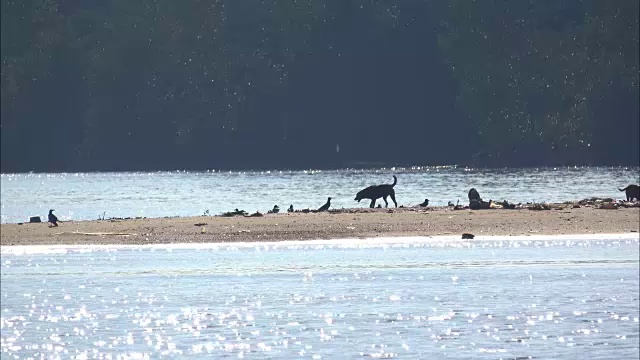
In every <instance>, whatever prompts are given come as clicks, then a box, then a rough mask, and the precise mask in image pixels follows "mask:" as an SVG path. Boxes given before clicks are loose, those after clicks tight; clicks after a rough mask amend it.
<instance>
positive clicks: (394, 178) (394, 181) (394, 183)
mask: <svg viewBox="0 0 640 360" xmlns="http://www.w3.org/2000/svg"><path fill="white" fill-rule="evenodd" d="M397 183H398V178H397V177H396V176H395V175H393V184H391V187H394V186H396V184H397Z"/></svg>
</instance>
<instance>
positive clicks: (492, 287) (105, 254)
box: [0, 235, 639, 359]
mask: <svg viewBox="0 0 640 360" xmlns="http://www.w3.org/2000/svg"><path fill="white" fill-rule="evenodd" d="M638 246H639V243H638V237H637V235H635V236H634V235H625V236H582V237H576V236H573V237H570V236H559V237H518V238H506V237H503V238H491V239H489V238H487V239H481V240H473V241H461V240H454V239H446V240H445V239H424V238H415V239H375V240H373V239H369V240H351V241H347V240H331V241H309V242H297V243H296V242H282V243H263V244H256V243H252V244H207V245H188V244H185V245H162V246H130V247H109V246H95V247H91V246H84V247H56V246H49V247H3V249H2V251H3V255H2V263H1V268H0V270H1V272H0V273H1V281H0V286H1V290H2V291H1V294H2V295H1V297H2V298H1V300H2V301H1V307H2V312H1V318H0V333H1V335H0V336H1V342H0V348H1V349H0V350H1V355H2V358H3V359H4V358H7V359H9V358H80V359H87V358H98V359H101V358H114V359H115V358H160V357H167V358H184V357H187V356H188V357H190V358H212V357H214V358H218V357H233V358H243V357H244V358H251V359H269V358H307V359H322V358H330V359H358V358H389V357H398V358H401V359H445V358H451V359H471V358H473V359H500V358H502V359H514V358H517V359H528V358H534V359H583V358H584V359H586V358H588V359H634V358H636V359H637V358H638V355H639V352H638V341H639V323H638V316H639V314H638V307H639V300H638V297H639V295H638V291H639V279H638V270H639V268H638V266H639V260H638V257H639V252H638Z"/></svg>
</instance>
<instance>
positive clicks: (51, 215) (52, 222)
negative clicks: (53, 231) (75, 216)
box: [49, 209, 58, 226]
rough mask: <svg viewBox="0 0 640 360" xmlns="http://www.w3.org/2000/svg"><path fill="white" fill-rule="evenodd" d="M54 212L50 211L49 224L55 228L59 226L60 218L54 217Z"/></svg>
mask: <svg viewBox="0 0 640 360" xmlns="http://www.w3.org/2000/svg"><path fill="white" fill-rule="evenodd" d="M54 211H55V210H53V209H51V210H49V222H50V223H51V224H53V226H58V217H57V216H55V215H53V212H54Z"/></svg>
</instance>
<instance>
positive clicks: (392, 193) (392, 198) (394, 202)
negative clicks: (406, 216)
mask: <svg viewBox="0 0 640 360" xmlns="http://www.w3.org/2000/svg"><path fill="white" fill-rule="evenodd" d="M389 196H391V200H393V204H394V205H395V206H396V207H398V203H397V202H396V193H395V191H393V192H391V194H389Z"/></svg>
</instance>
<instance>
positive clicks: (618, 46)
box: [1, 0, 640, 172]
mask: <svg viewBox="0 0 640 360" xmlns="http://www.w3.org/2000/svg"><path fill="white" fill-rule="evenodd" d="M1 1H2V22H1V27H2V39H1V50H2V83H1V86H2V103H1V120H2V122H1V136H2V138H1V150H2V151H1V161H2V162H1V164H2V169H1V170H2V172H23V171H95V170H153V169H158V170H160V169H210V168H235V169H238V168H245V169H249V168H311V167H314V168H335V167H346V166H367V165H380V164H386V165H389V164H394V165H412V164H417V165H438V164H461V165H471V166H488V167H493V166H540V165H582V164H610V165H638V162H639V161H640V160H639V153H640V151H639V150H640V149H639V134H640V129H639V123H640V114H639V104H638V101H639V100H638V99H639V92H638V82H639V78H638V76H639V70H640V69H639V66H638V62H639V59H638V53H639V49H638V40H639V38H638V26H639V25H638V12H639V9H638V4H639V2H638V1H637V0H619V1H603V0H582V1H580V0H567V1H562V0H522V1H506V0H486V1H474V0H450V1H440V0H314V1H310V0H307V1H300V0H290V1H277V0H251V1H249V0H233V1H224V0H212V1H200V0H185V1H172V0H149V1H140V2H139V1H131V0H111V1H80V0H65V1H59V0H1Z"/></svg>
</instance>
